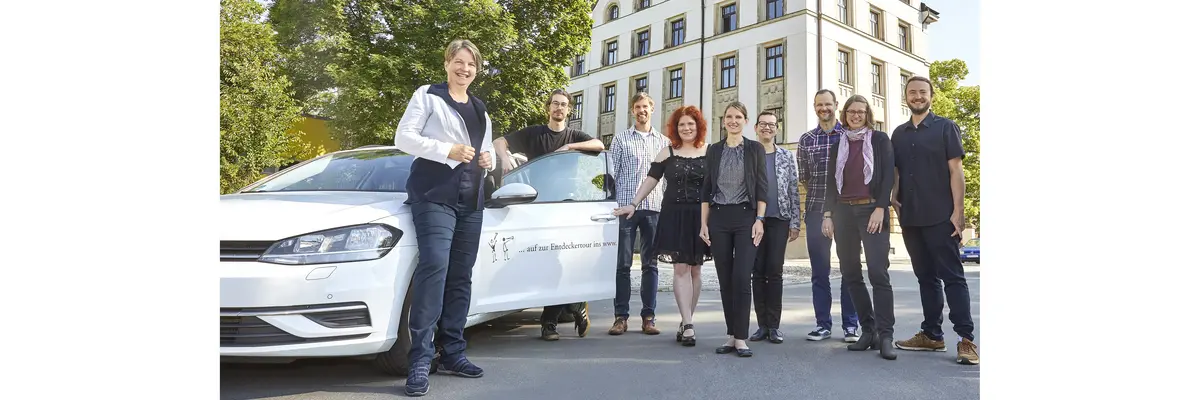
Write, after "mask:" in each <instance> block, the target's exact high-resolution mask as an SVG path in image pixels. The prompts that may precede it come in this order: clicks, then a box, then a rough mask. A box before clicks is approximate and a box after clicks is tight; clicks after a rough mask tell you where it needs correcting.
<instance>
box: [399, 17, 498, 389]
mask: <svg viewBox="0 0 1200 400" xmlns="http://www.w3.org/2000/svg"><path fill="white" fill-rule="evenodd" d="M482 65H483V60H482V57H481V55H480V53H479V49H478V48H476V47H475V45H474V44H472V43H471V42H469V41H467V40H455V41H453V42H451V43H450V45H449V46H448V47H447V48H446V54H445V68H446V82H443V83H438V84H432V85H424V86H421V87H420V88H418V89H417V91H416V92H414V93H413V95H412V98H411V99H410V100H409V102H408V108H406V109H405V110H404V116H403V117H401V118H400V123H399V124H398V126H397V127H396V147H397V148H399V149H400V150H402V151H404V152H406V153H409V154H412V155H414V156H416V160H415V161H413V166H412V172H411V173H410V175H409V178H408V184H407V192H408V200H407V201H406V202H405V203H406V204H409V205H410V207H412V216H413V225H414V226H415V229H416V232H415V233H416V236H417V249H418V252H419V254H418V256H417V267H416V271H414V272H413V278H412V285H411V287H412V289H411V291H410V293H409V294H408V296H410V297H411V299H412V306H411V308H410V310H409V328H408V329H409V333H410V334H411V335H412V348H411V349H410V350H409V352H408V363H409V373H408V381H407V382H406V384H405V387H404V392H405V394H407V395H409V396H422V395H424V394H426V393H428V392H429V373H430V372H431V369H432V371H433V372H436V371H437V370H438V369H439V368H440V369H441V370H442V371H443V372H446V373H450V374H454V375H458V376H464V377H468V378H478V377H481V376H483V369H482V368H479V367H478V366H476V365H475V364H472V363H471V362H470V361H468V360H467V358H466V356H465V355H463V352H464V351H465V350H466V348H467V342H466V339H465V338H464V337H463V328H464V327H465V326H466V322H467V309H468V307H469V306H470V304H471V271H472V269H473V268H474V267H475V258H476V253H477V252H478V250H479V236H480V232H481V231H482V228H483V211H482V210H483V196H484V193H483V192H484V191H483V181H484V177H485V176H486V175H487V172H486V171H489V170H491V169H492V166H493V165H494V163H495V158H494V156H493V153H492V121H491V118H489V117H488V114H487V105H486V104H484V103H483V101H482V100H479V99H478V98H476V97H475V96H472V95H471V94H470V93H468V92H467V88H468V87H469V86H470V85H471V82H473V81H474V80H475V74H476V73H477V72H478V71H479V69H480V68H481V67H482ZM477 148H482V150H483V151H482V152H479V153H478V154H476V149H477ZM435 340H436V342H437V345H438V347H440V348H441V356H440V357H439V360H438V362H437V363H436V364H435V363H434V360H433V357H434V353H435V352H434V342H435Z"/></svg>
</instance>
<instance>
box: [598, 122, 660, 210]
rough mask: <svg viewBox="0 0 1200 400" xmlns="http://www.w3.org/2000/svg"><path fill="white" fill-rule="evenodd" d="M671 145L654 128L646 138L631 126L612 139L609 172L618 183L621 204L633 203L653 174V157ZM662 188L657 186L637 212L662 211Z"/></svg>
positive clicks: (618, 199) (618, 195) (618, 202)
mask: <svg viewBox="0 0 1200 400" xmlns="http://www.w3.org/2000/svg"><path fill="white" fill-rule="evenodd" d="M670 145H671V142H670V140H668V139H667V137H666V136H664V135H663V134H661V133H658V131H657V130H655V129H654V127H651V128H650V134H649V135H645V136H643V135H642V134H640V133H638V132H637V130H635V129H634V128H633V127H630V128H629V129H626V130H625V131H624V132H621V133H618V134H616V135H615V136H614V137H613V141H612V145H611V146H609V157H611V162H609V165H610V167H611V168H612V170H611V171H609V173H611V174H612V176H613V179H615V180H616V184H617V204H618V205H628V204H632V203H633V198H634V196H636V195H637V190H638V186H640V185H641V184H642V180H643V179H645V178H646V175H647V174H648V173H649V172H650V163H652V162H654V158H655V157H657V156H658V153H659V152H660V151H662V149H663V148H665V147H667V146H670ZM663 186H664V184H662V183H661V182H660V183H659V184H658V185H655V186H654V190H651V191H650V194H649V195H647V196H646V198H645V199H643V200H642V203H641V204H638V205H637V209H638V210H650V211H660V210H662V199H663Z"/></svg>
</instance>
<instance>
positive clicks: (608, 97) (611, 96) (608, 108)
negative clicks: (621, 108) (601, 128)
mask: <svg viewBox="0 0 1200 400" xmlns="http://www.w3.org/2000/svg"><path fill="white" fill-rule="evenodd" d="M616 109H617V85H609V86H605V87H604V109H602V110H600V112H602V113H608V112H613V111H616Z"/></svg>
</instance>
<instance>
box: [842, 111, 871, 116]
mask: <svg viewBox="0 0 1200 400" xmlns="http://www.w3.org/2000/svg"><path fill="white" fill-rule="evenodd" d="M866 113H867V111H866V110H861V111H860V110H846V114H850V115H864V114H866Z"/></svg>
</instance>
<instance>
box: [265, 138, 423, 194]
mask: <svg viewBox="0 0 1200 400" xmlns="http://www.w3.org/2000/svg"><path fill="white" fill-rule="evenodd" d="M412 162H413V156H410V155H406V154H404V153H402V152H400V150H397V149H395V148H378V149H371V150H359V151H351V152H345V153H335V154H329V155H325V156H322V157H319V158H316V159H314V160H312V161H310V162H308V163H305V164H302V165H300V166H298V167H296V168H294V169H292V170H290V171H287V172H284V173H282V174H279V175H277V176H275V177H273V178H271V179H268V180H267V181H265V182H262V183H259V184H258V185H255V186H253V187H250V188H247V189H246V190H245V192H253V193H261V192H299V191H341V192H347V191H349V192H404V186H405V184H406V183H407V182H408V173H409V169H410V168H411V167H412Z"/></svg>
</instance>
